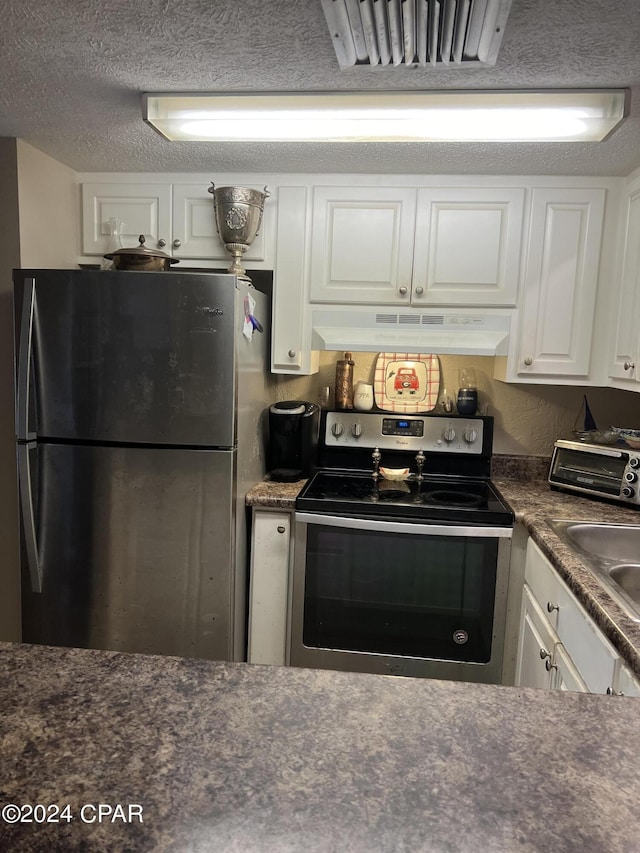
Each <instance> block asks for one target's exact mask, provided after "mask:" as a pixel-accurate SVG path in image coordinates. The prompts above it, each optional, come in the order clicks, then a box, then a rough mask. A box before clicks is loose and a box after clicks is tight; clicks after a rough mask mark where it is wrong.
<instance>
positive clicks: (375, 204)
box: [310, 186, 416, 305]
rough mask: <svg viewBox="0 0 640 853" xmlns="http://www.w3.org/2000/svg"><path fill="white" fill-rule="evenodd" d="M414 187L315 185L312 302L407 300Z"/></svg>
mask: <svg viewBox="0 0 640 853" xmlns="http://www.w3.org/2000/svg"><path fill="white" fill-rule="evenodd" d="M415 212H416V190H415V189H412V188H408V187H361V186H355V187H323V186H320V187H315V188H314V190H313V209H312V225H313V227H312V234H311V273H310V276H311V277H310V297H311V301H312V302H354V303H361V304H369V305H373V304H376V305H377V304H389V303H392V302H402V301H404V302H406V303H407V304H408V303H409V301H410V299H411V271H412V266H413V241H414V233H415Z"/></svg>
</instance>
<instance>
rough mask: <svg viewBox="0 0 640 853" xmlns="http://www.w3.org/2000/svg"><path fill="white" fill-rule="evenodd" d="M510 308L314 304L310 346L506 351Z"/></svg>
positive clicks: (463, 352)
mask: <svg viewBox="0 0 640 853" xmlns="http://www.w3.org/2000/svg"><path fill="white" fill-rule="evenodd" d="M511 316H512V314H511V312H510V311H505V312H503V313H494V314H485V313H482V312H481V311H474V310H473V309H471V310H467V311H462V310H460V311H459V310H455V309H451V310H447V311H445V312H435V311H434V312H425V311H421V310H420V309H418V308H416V309H409V310H403V311H402V312H384V313H382V312H378V313H375V312H372V311H371V309H369V308H365V309H361V308H360V307H351V306H342V305H339V306H335V307H331V308H314V310H313V316H312V324H313V333H312V340H311V347H312V349H314V350H355V351H359V352H420V353H431V352H433V353H440V354H443V355H506V354H507V347H508V342H509V329H510V327H511Z"/></svg>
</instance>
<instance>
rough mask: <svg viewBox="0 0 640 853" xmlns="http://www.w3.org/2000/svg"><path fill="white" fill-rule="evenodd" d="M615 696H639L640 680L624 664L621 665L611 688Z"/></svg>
mask: <svg viewBox="0 0 640 853" xmlns="http://www.w3.org/2000/svg"><path fill="white" fill-rule="evenodd" d="M611 693H612V694H613V695H615V696H638V697H640V680H638V679H637V678H636V677H635V675H634V674H633V673H632V672H631V670H630V669H628V668H627V667H626V666H624V665H622V666H620V667H619V669H618V673H617V676H616V679H615V682H614V684H613V687H612V688H611Z"/></svg>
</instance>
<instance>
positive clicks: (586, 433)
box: [573, 429, 620, 444]
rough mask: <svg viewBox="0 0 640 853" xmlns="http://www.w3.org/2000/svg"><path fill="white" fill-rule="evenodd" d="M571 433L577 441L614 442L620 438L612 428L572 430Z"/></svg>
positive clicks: (591, 442)
mask: <svg viewBox="0 0 640 853" xmlns="http://www.w3.org/2000/svg"><path fill="white" fill-rule="evenodd" d="M573 435H574V437H575V438H577V439H578V441H584V442H585V443H590V444H615V443H616V441H618V440H619V438H620V436H619V435H618V433H617V432H616V431H615V430H613V429H585V430H574V432H573Z"/></svg>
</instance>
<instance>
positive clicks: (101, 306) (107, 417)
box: [14, 270, 243, 447]
mask: <svg viewBox="0 0 640 853" xmlns="http://www.w3.org/2000/svg"><path fill="white" fill-rule="evenodd" d="M14 281H15V307H16V337H17V359H16V362H17V363H16V381H17V389H18V390H17V433H18V438H19V439H21V440H26V439H29V438H31V437H34V436H35V435H36V434H37V435H38V436H39V437H45V438H55V439H70V440H76V441H83V440H89V441H98V442H109V441H114V442H124V443H127V444H132V443H142V444H162V445H178V446H191V445H196V446H205V447H232V446H234V444H235V408H236V406H235V400H236V379H235V375H236V369H235V366H236V365H235V363H236V348H235V340H236V334H237V333H238V332H239V330H240V328H241V325H242V319H243V318H242V317H238V316H237V313H238V312H237V309H236V304H237V300H236V287H235V285H236V279H235V277H234V276H228V275H210V274H199V273H173V272H172V273H166V272H161V273H149V272H147V273H145V272H141V273H137V272H101V271H97V270H96V271H91V270H89V271H86V270H35V271H33V270H32V271H28V270H26V271H25V270H22V271H18V272H17V273H15V275H14ZM30 391H31V393H30ZM34 419H35V423H34Z"/></svg>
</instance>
